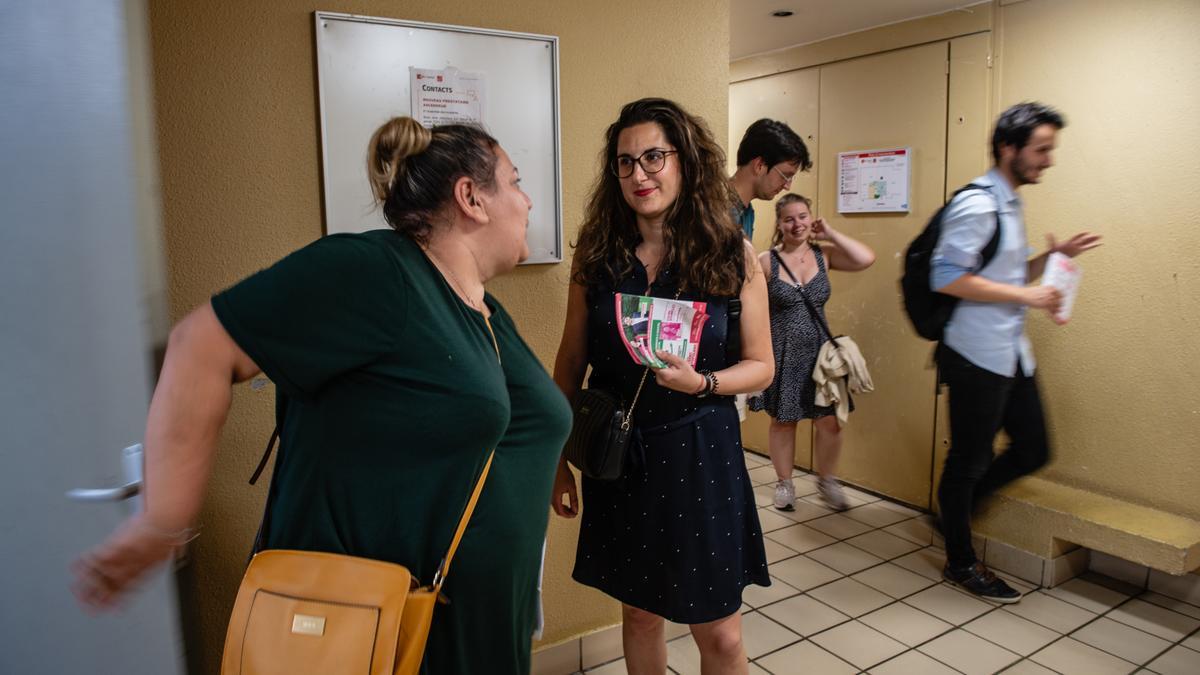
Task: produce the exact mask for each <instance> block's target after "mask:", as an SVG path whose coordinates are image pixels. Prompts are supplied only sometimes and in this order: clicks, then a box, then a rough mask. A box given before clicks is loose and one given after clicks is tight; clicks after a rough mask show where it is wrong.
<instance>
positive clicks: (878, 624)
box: [858, 602, 954, 647]
mask: <svg viewBox="0 0 1200 675" xmlns="http://www.w3.org/2000/svg"><path fill="white" fill-rule="evenodd" d="M858 620H859V621H861V622H863V623H865V624H867V625H868V626H870V627H871V628H874V629H875V630H877V631H879V632H880V633H883V634H884V635H887V636H888V637H890V638H892V639H894V640H899V641H900V642H903V643H904V644H906V645H908V646H909V647H916V646H917V645H919V644H921V643H923V642H928V641H929V640H932V639H933V638H935V637H937V636H939V635H941V634H942V633H945V632H946V631H948V630H951V629H953V628H954V626H951V625H950V624H948V623H946V622H945V621H942V620H941V619H938V618H935V617H932V616H930V615H928V614H926V613H925V612H922V611H921V610H919V609H916V608H914V607H910V606H908V605H906V604H904V603H903V602H897V603H895V604H892V605H888V606H886V607H882V608H880V609H877V610H875V611H874V612H871V613H870V614H867V615H865V616H862V617H859V619H858Z"/></svg>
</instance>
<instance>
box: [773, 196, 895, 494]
mask: <svg viewBox="0 0 1200 675" xmlns="http://www.w3.org/2000/svg"><path fill="white" fill-rule="evenodd" d="M758 262H759V265H761V266H762V270H763V273H764V274H765V275H766V277H767V294H768V296H769V298H770V305H771V344H772V345H773V348H774V350H775V381H774V382H772V383H771V386H769V387H767V388H766V390H764V391H763V393H762V394H761V395H759V396H754V397H751V399H750V409H751V410H765V411H766V412H767V414H768V415H770V416H771V427H770V433H769V436H768V446H769V451H770V454H771V463H772V464H773V465H774V466H775V475H776V478H777V482H776V483H775V508H777V509H779V510H781V511H792V510H794V509H795V504H796V488H795V486H794V485H793V484H792V468H793V465H794V462H795V456H796V425H797V423H799V421H800V420H805V419H811V420H813V426H814V427H816V437H815V439H814V445H813V448H814V452H815V454H816V468H817V473H818V474H819V478H818V481H817V488H818V490H819V492H820V495H821V499H822V500H823V501H824V502H825V503H826V504H827V505H828V506H829V507H830V508H832V509H834V510H837V511H841V510H844V509H846V508H847V506H848V504H847V502H846V497H845V494H844V493H843V492H842V487H841V484H839V483H838V481H837V478H836V477H835V475H836V472H837V463H838V457H839V455H840V454H841V448H842V429H841V425H839V424H838V419H837V415H836V414H835V410H834V408H833V407H821V406H817V405H816V403H815V397H816V384H815V383H814V382H813V378H812V374H813V368H815V367H816V364H817V353H818V352H819V351H820V349H821V345H822V344H823V343H824V342H825V340H827V339H829V336H828V335H825V334H824V330H823V329H822V328H820V327H819V323H820V322H819V321H818V320H817V318H816V317H814V316H812V313H811V312H809V310H808V305H807V304H806V303H805V302H804V298H803V297H801V294H802V293H803V294H804V295H806V296H807V297H808V300H809V302H811V303H812V305H813V306H814V307H815V308H816V309H817V311H819V312H821V314H822V316H824V312H825V303H826V301H828V300H829V295H830V290H831V288H830V284H829V275H828V271H829V270H830V269H835V270H840V271H843V272H858V271H861V270H865V269H867V268H868V267H870V266H871V264H872V263H874V262H875V253H874V251H872V250H871V249H870V248H869V247H868V246H867V245H866V244H863V243H862V242H861V241H858V240H857V239H854V238H853V237H850V236H848V235H846V234H843V233H841V232H838V231H837V230H835V229H833V228H832V227H830V226H829V224H828V223H826V222H825V219H824V218H816V219H814V218H813V213H812V201H811V200H809V199H808V198H807V197H802V196H800V195H798V194H794V193H789V194H786V195H784V196H783V197H780V199H779V201H777V202H776V203H775V234H774V236H773V237H772V239H771V248H770V250H767V251H764V252H763V253H761V254H759V256H758Z"/></svg>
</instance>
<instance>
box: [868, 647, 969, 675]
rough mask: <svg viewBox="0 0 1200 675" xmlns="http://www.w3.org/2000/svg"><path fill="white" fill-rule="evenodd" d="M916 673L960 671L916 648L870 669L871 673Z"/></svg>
mask: <svg viewBox="0 0 1200 675" xmlns="http://www.w3.org/2000/svg"><path fill="white" fill-rule="evenodd" d="M915 673H920V675H957V673H958V671H957V670H955V669H953V668H951V667H950V666H947V665H945V664H942V663H938V662H937V661H934V660H933V659H931V658H929V657H928V656H926V655H924V654H922V653H921V652H918V651H915V650H914V651H910V652H904V653H903V654H901V655H900V656H897V657H896V658H894V659H892V660H890V661H884V662H883V663H881V664H879V665H878V666H875V667H874V668H872V669H871V670H870V674H871V675H914V674H915Z"/></svg>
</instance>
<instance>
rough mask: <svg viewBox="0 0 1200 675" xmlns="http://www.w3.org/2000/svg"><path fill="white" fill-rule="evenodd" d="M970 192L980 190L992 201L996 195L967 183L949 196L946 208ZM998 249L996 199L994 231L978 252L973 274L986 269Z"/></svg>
mask: <svg viewBox="0 0 1200 675" xmlns="http://www.w3.org/2000/svg"><path fill="white" fill-rule="evenodd" d="M970 190H982V191H983V192H986V193H988V194H989V195H991V196H992V199H996V195H995V194H994V193H993V192H992V191H991V189H989V188H988V186H986V185H980V184H979V183H967V184H966V185H964V186H962V187H960V188H959V189H957V190H955V191H954V194H952V195H950V199H949V200H948V201H947V202H946V206H949V205H950V202H952V201H954V199H955V198H956V197H958V196H959V195H960V194H962V193H964V192H967V191H970ZM999 248H1000V200H998V199H996V229H994V230H992V236H991V238H989V239H988V242H987V244H986V245H985V246H984V247H983V250H982V251H980V252H979V266H978V267H976V268H975V272H979V271H980V270H982V269H983V268H985V267H987V265H988V263H990V262H991V261H992V258H995V257H996V251H997V250H998V249H999Z"/></svg>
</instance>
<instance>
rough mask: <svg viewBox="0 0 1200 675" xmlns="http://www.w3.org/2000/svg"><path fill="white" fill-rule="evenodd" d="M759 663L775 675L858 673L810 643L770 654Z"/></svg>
mask: <svg viewBox="0 0 1200 675" xmlns="http://www.w3.org/2000/svg"><path fill="white" fill-rule="evenodd" d="M757 663H760V664H762V666H763V667H764V668H766V669H768V670H769V671H771V672H772V673H774V675H809V674H811V673H821V674H822V675H825V674H826V673H828V674H829V675H843V674H845V675H853V674H854V673H857V672H858V669H857V668H855V667H854V666H852V665H850V664H849V663H846V662H845V661H843V660H841V659H839V658H838V657H836V656H834V655H833V654H830V653H829V652H827V651H825V650H824V649H821V648H820V647H818V646H817V645H815V644H813V643H812V642H808V641H805V642H800V643H797V644H794V645H792V646H791V647H788V648H787V649H783V650H780V651H777V652H775V653H774V654H768V655H767V656H764V657H762V658H760V659H758V661H757Z"/></svg>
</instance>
